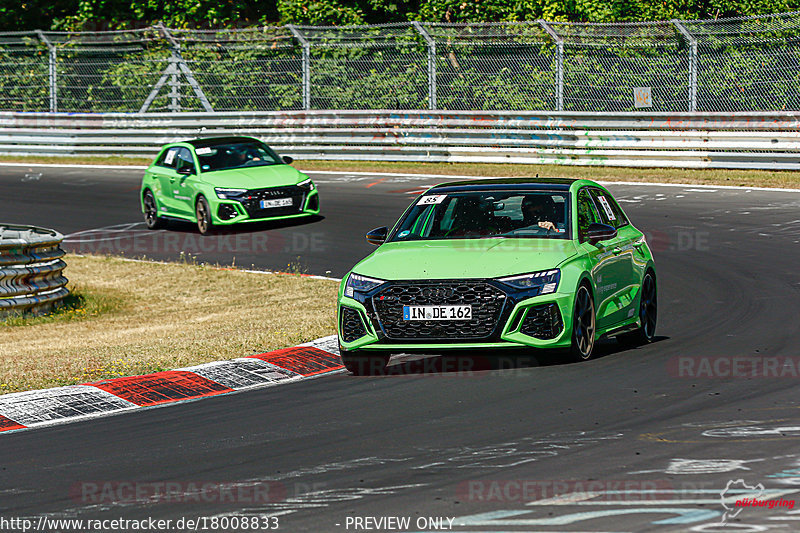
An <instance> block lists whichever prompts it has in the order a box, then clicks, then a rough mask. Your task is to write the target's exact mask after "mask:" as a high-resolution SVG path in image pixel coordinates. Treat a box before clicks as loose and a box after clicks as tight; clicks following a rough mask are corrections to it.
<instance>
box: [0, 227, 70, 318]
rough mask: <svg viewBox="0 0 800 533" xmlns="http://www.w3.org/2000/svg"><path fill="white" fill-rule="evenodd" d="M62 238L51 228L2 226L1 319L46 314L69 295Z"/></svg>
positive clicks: (0, 229) (0, 253)
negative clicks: (4, 316)
mask: <svg viewBox="0 0 800 533" xmlns="http://www.w3.org/2000/svg"><path fill="white" fill-rule="evenodd" d="M63 239H64V236H63V235H61V234H60V233H58V232H57V231H53V230H50V229H44V228H37V227H33V226H11V225H0V316H3V315H8V314H12V313H35V314H38V313H44V312H47V311H48V310H50V309H52V307H53V306H54V305H55V304H56V303H57V302H59V301H61V300H63V299H64V297H66V296H67V295H68V294H69V291H68V290H67V289H66V287H65V286H66V284H67V278H65V277H64V276H63V274H62V271H63V270H64V267H66V266H67V264H66V263H65V262H64V260H63V259H61V258H62V257H64V251H63V250H62V249H61V241H62V240H63Z"/></svg>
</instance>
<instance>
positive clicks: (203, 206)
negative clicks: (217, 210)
mask: <svg viewBox="0 0 800 533" xmlns="http://www.w3.org/2000/svg"><path fill="white" fill-rule="evenodd" d="M194 214H195V216H196V217H197V229H198V230H199V231H200V234H201V235H208V234H209V233H210V232H211V226H212V222H211V208H210V207H209V206H208V201H207V200H206V199H205V197H203V196H200V197H198V198H197V203H195V206H194Z"/></svg>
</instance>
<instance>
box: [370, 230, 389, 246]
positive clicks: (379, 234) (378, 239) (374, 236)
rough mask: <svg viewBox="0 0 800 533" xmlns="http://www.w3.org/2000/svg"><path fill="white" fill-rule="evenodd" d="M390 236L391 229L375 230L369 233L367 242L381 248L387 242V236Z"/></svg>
mask: <svg viewBox="0 0 800 533" xmlns="http://www.w3.org/2000/svg"><path fill="white" fill-rule="evenodd" d="M388 234H389V228H387V227H386V226H384V227H382V228H375V229H374V230H372V231H370V232H369V233H367V242H368V243H370V244H374V245H375V246H380V245H381V244H383V243H384V242H386V235H388Z"/></svg>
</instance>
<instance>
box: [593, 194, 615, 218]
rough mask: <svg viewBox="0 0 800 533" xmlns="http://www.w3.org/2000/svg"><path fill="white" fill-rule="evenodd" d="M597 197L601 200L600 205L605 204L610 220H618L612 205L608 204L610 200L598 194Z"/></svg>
mask: <svg viewBox="0 0 800 533" xmlns="http://www.w3.org/2000/svg"><path fill="white" fill-rule="evenodd" d="M597 199H598V200H600V205H602V206H603V211H605V212H606V215H607V216H608V220H617V217H615V216H614V211H612V210H611V206H610V205H609V204H608V200H606V197H605V196H598V197H597Z"/></svg>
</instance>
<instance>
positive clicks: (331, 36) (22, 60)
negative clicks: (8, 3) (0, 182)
mask: <svg viewBox="0 0 800 533" xmlns="http://www.w3.org/2000/svg"><path fill="white" fill-rule="evenodd" d="M799 40H800V12H795V13H782V14H774V15H764V16H759V17H748V18H734V19H719V20H706V21H697V20H672V21H661V22H650V23H629V24H579V23H563V22H546V21H542V20H539V21H531V22H520V23H485V24H444V23H421V22H409V23H396V24H384V25H377V26H345V27H342V26H339V27H318V26H293V25H287V26H275V27H256V28H247V29H230V30H186V29H170V28H166V27H164V26H162V25H157V26H153V27H149V28H144V29H136V30H129V31H111V32H82V33H66V32H50V31H35V32H13V33H2V34H0V110H6V111H36V112H91V113H107V112H124V113H145V112H191V111H202V112H207V113H212V112H224V111H234V112H247V111H291V110H325V109H339V110H385V109H393V110H432V111H433V110H444V111H457V110H484V111H499V110H507V111H532V110H545V111H567V112H570V111H578V112H582V111H587V112H609V113H619V112H634V111H644V112H681V113H682V112H695V111H697V112H735V111H745V112H752V111H796V110H800V48H799V47H798V41H799Z"/></svg>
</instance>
